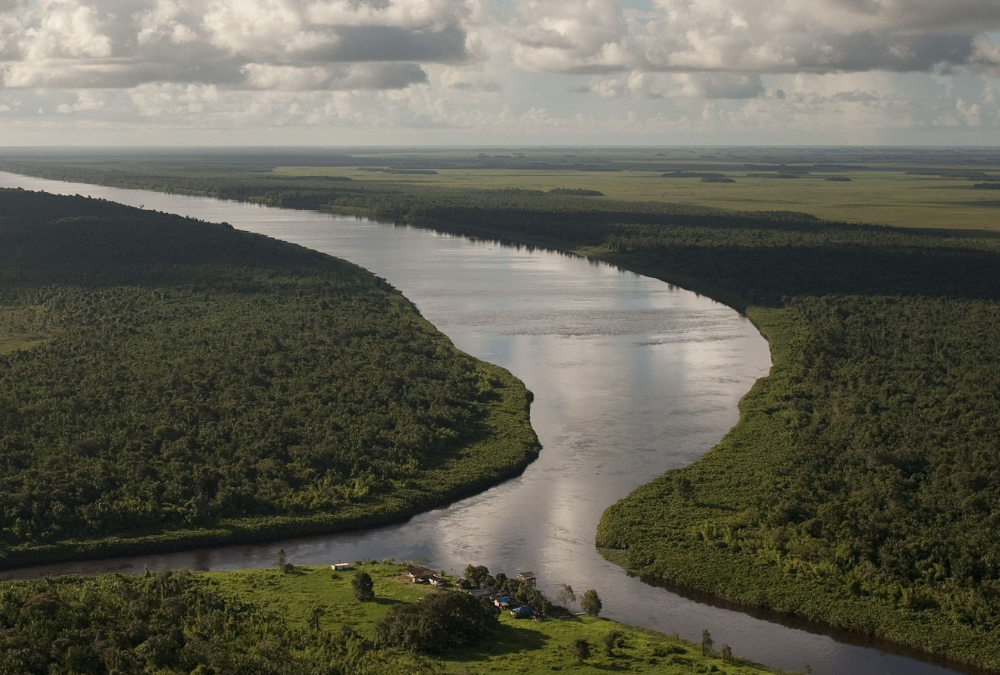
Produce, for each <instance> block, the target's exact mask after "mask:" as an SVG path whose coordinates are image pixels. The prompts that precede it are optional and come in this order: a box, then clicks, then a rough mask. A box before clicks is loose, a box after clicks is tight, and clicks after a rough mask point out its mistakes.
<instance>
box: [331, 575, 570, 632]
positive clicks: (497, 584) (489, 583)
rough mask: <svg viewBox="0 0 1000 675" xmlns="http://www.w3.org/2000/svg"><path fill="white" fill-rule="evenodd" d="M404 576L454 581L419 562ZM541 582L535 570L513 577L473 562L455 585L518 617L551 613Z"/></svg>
mask: <svg viewBox="0 0 1000 675" xmlns="http://www.w3.org/2000/svg"><path fill="white" fill-rule="evenodd" d="M330 568H331V569H332V570H333V571H334V572H344V571H348V570H350V569H352V568H353V564H352V563H346V562H341V563H334V564H332V565H330ZM404 576H405V577H406V578H407V580H408V581H409V582H410V583H412V584H427V585H430V586H434V587H437V588H446V587H447V586H448V585H449V583H450V582H449V580H448V578H447V576H446V575H445V574H444V573H443V572H438V571H435V570H432V569H430V568H428V567H422V566H418V565H410V566H407V567H406V569H405V571H404ZM470 577H471V578H470ZM537 584H538V577H537V576H536V575H535V573H534V572H518V573H517V574H516V575H515V576H513V577H507V576H506V575H505V574H503V573H502V572H501V573H498V574H497V575H496V576H495V577H494V576H492V575H490V574H489V571H488V570H487V569H486V568H485V567H482V566H474V565H470V566H469V567H468V568H466V576H463V577H459V578H458V579H457V580H456V581H455V584H454V588H455V589H456V590H460V591H465V592H467V593H468V594H469V595H470V596H472V597H474V598H485V599H486V600H487V601H490V602H492V603H493V605H494V606H496V607H497V608H498V609H499V610H500V611H502V612H503V611H506V612H508V613H509V614H510V615H511V616H512V617H514V618H515V619H528V618H531V619H544V618H547V617H549V616H550V615H551V613H552V610H553V605H552V603H551V602H549V601H548V600H547V599H546V598H545V596H544V595H543V594H542V592H541V591H539V590H538V588H537Z"/></svg>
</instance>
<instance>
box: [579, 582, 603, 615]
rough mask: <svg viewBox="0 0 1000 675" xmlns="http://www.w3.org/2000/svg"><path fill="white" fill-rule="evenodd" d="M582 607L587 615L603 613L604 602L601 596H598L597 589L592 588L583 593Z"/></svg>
mask: <svg viewBox="0 0 1000 675" xmlns="http://www.w3.org/2000/svg"><path fill="white" fill-rule="evenodd" d="M580 607H581V608H583V611H584V612H585V613H586V614H587V616H597V615H598V614H600V613H601V609H602V608H603V607H604V604H603V603H602V602H601V598H600V597H598V595H597V591H595V590H594V589H593V588H591V589H590V590H589V591H587V592H586V593H584V594H583V600H581V601H580Z"/></svg>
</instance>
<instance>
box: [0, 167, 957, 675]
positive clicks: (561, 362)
mask: <svg viewBox="0 0 1000 675" xmlns="http://www.w3.org/2000/svg"><path fill="white" fill-rule="evenodd" d="M0 187H23V188H26V189H32V190H45V191H47V192H53V193H61V194H81V195H90V196H94V197H101V198H105V199H110V200H113V201H116V202H121V203H124V204H130V205H133V206H143V207H144V208H147V209H155V210H158V211H166V212H171V213H178V214H181V215H186V216H192V217H196V218H201V219H204V220H208V221H214V222H220V221H225V222H229V223H231V224H232V225H233V226H235V227H237V228H240V229H243V230H249V231H252V232H258V233H262V234H266V235H269V236H272V237H276V238H279V239H283V240H286V241H290V242H294V243H297V244H301V245H303V246H307V247H309V248H313V249H316V250H318V251H322V252H324V253H329V254H331V255H334V256H337V257H340V258H344V259H347V260H350V261H351V262H354V263H357V264H359V265H361V266H363V267H365V268H367V269H369V270H371V271H373V272H374V273H375V274H377V275H379V276H381V277H384V278H385V279H387V280H388V281H389V282H390V283H392V284H393V285H394V286H395V287H396V288H398V289H400V290H401V291H402V292H403V293H404V294H405V295H406V296H407V297H408V298H409V299H410V300H412V301H413V302H414V303H415V304H416V305H417V307H418V308H419V310H420V311H421V313H422V314H423V315H424V316H425V317H426V318H427V319H429V320H430V321H431V322H432V323H434V325H435V326H437V327H438V328H439V329H440V330H441V331H442V332H444V333H445V334H446V335H448V336H449V337H450V338H451V339H452V340H453V341H454V343H455V344H456V345H457V346H458V347H459V348H460V349H462V350H464V351H466V352H468V353H470V354H472V355H474V356H476V357H478V358H481V359H484V360H486V361H490V362H492V363H495V364H498V365H501V366H503V367H505V368H508V369H509V370H511V371H512V372H513V373H514V374H515V375H516V376H517V377H519V378H520V379H522V380H523V381H524V382H525V384H526V385H527V386H528V388H529V389H531V390H532V391H533V392H534V394H535V402H534V404H533V406H532V410H531V420H532V425H533V426H534V428H535V430H536V431H537V433H538V436H539V439H540V440H541V442H542V445H543V450H542V453H541V455H540V457H539V459H538V460H537V461H535V462H534V463H533V464H532V465H531V466H530V467H529V468H528V469H527V470H526V471H525V472H524V474H523V475H522V476H520V477H519V478H516V479H513V480H510V481H508V482H506V483H503V484H502V485H499V486H497V487H495V488H493V489H491V490H488V491H486V492H484V493H482V494H480V495H477V496H475V497H471V498H469V499H465V500H462V501H460V502H458V503H456V504H453V505H451V506H449V507H446V508H441V509H437V510H435V511H431V512H428V513H425V514H423V515H421V516H418V517H415V518H413V519H411V520H410V521H408V522H406V523H404V524H401V525H397V526H391V527H383V528H378V529H374V530H368V531H362V532H356V533H350V534H339V535H332V536H319V537H311V538H304V539H295V540H288V541H282V542H277V543H273V544H267V545H257V546H231V547H224V548H215V549H206V550H197V551H191V552H186V553H176V554H167V555H157V556H143V557H132V558H121V559H115V560H104V561H93V562H81V563H71V564H64V565H53V566H47V567H43V568H33V569H28V570H15V571H12V572H7V573H3V574H0V578H16V577H27V576H36V575H39V574H43V573H58V572H78V573H98V572H105V571H120V572H141V571H142V570H143V568H144V567H145V566H148V567H149V568H150V569H154V570H155V569H158V568H162V567H171V568H181V567H187V568H190V569H194V570H234V569H240V568H246V567H267V566H270V565H272V564H273V561H274V555H275V552H276V551H277V549H278V548H279V547H280V548H284V550H285V552H286V554H287V556H288V559H289V561H291V562H293V563H295V564H328V563H331V562H336V561H340V560H348V561H351V560H357V559H364V558H374V559H382V558H384V557H392V558H395V559H397V560H404V559H409V560H412V559H416V558H418V557H421V556H422V557H425V558H427V559H428V560H429V561H431V564H432V565H433V566H434V567H436V568H441V569H445V570H449V571H452V572H460V571H461V570H462V569H463V568H464V567H465V565H466V564H468V563H477V564H486V565H488V566H489V567H490V568H491V569H492V570H493V571H505V572H507V573H508V574H512V573H514V572H520V571H525V570H531V571H534V572H535V573H536V574H537V575H538V577H539V585H540V587H541V588H542V589H543V590H545V591H547V592H549V594H550V595H552V594H554V591H555V589H556V588H557V586H558V585H559V584H562V583H569V584H572V586H573V587H574V588H575V589H576V590H577V591H578V593H582V591H583V590H585V589H587V588H595V589H597V591H598V592H599V594H600V596H601V598H602V599H603V601H604V610H605V611H604V614H605V615H606V616H608V617H610V618H614V619H619V620H622V621H626V622H629V623H633V624H638V625H641V626H646V627H649V628H653V629H657V630H661V631H664V632H667V633H674V632H676V633H679V634H680V635H681V636H682V637H685V638H688V639H692V640H700V636H701V631H702V630H703V629H706V628H707V629H708V630H710V631H711V633H712V637H713V638H714V639H715V642H716V645H717V646H720V647H721V645H723V644H728V645H730V646H731V647H732V648H733V651H734V652H735V653H736V654H738V655H740V656H743V657H746V658H750V659H753V660H756V661H760V662H763V663H767V664H770V665H774V666H779V667H783V668H788V669H795V670H800V669H802V667H803V666H804V664H806V663H808V664H810V665H811V667H812V670H813V672H814V673H817V675H887V674H890V673H891V674H900V675H901V674H903V673H906V674H908V675H909V674H914V675H939V674H942V673H948V672H955V671H951V670H948V669H946V668H942V667H938V666H934V665H930V664H926V663H921V662H918V661H914V660H912V659H909V658H905V657H903V656H899V655H894V654H889V653H886V652H885V651H880V650H879V649H877V648H872V647H870V646H864V645H863V644H849V643H847V642H845V641H844V640H852V639H853V638H851V637H850V636H844V635H838V636H837V637H834V636H832V635H831V634H824V633H822V632H812V631H816V630H818V629H816V628H811V627H809V626H808V625H806V624H804V623H801V622H796V621H790V620H788V619H781V618H780V617H774V616H771V615H768V614H766V613H755V616H751V615H750V614H747V613H744V612H740V611H734V610H733V609H732V608H729V607H727V606H725V605H722V604H720V603H715V602H710V601H708V599H706V598H701V597H699V596H697V595H692V594H689V593H684V594H683V595H680V594H677V593H674V592H671V591H670V590H668V589H665V588H658V587H654V586H651V585H647V584H644V583H642V582H641V581H640V580H639V579H636V578H633V577H630V576H629V575H627V574H626V573H625V572H623V571H622V570H621V569H620V568H618V567H617V566H615V565H612V564H610V563H608V562H607V561H605V560H604V559H603V558H602V557H601V556H600V555H599V554H598V553H597V551H596V550H595V548H594V536H595V532H596V528H597V523H598V520H599V519H600V516H601V513H602V512H603V511H604V509H606V508H607V507H608V506H609V505H611V504H612V503H614V502H615V501H616V500H618V499H621V498H622V497H625V496H626V495H627V494H628V493H629V492H631V491H632V490H633V489H635V488H636V487H638V486H639V485H642V484H644V483H647V482H649V481H651V480H652V479H653V478H655V477H656V476H658V475H659V474H661V473H663V472H664V471H665V470H667V469H671V468H676V467H681V466H685V465H687V464H690V463H691V462H693V461H694V460H696V459H697V458H698V457H700V456H701V455H702V454H704V453H705V452H706V451H708V450H709V449H710V448H711V447H712V446H713V445H714V444H715V443H717V442H718V441H719V440H720V439H721V438H722V436H723V435H724V434H725V433H726V431H728V430H729V429H730V428H731V427H732V426H733V424H735V423H736V421H737V419H738V410H737V402H738V401H739V399H740V397H741V396H743V395H744V394H745V393H746V392H747V391H748V390H749V389H750V387H751V385H752V384H753V382H754V381H755V380H756V379H757V378H759V377H762V376H764V375H766V374H767V371H768V369H769V368H770V356H769V352H768V348H767V344H766V342H765V341H764V339H763V338H762V337H761V336H760V334H759V333H758V332H757V331H756V329H755V328H754V327H753V325H752V324H751V323H750V322H749V321H748V320H747V319H746V318H745V317H743V316H741V315H739V314H738V313H737V312H735V311H733V310H732V309H729V308H728V307H725V306H724V305H721V304H718V303H716V302H713V301H712V300H709V299H707V298H704V297H700V296H698V295H696V294H694V293H691V292H689V291H686V290H683V289H680V288H677V287H674V286H670V285H668V284H665V283H663V282H661V281H657V280H654V279H650V278H647V277H643V276H640V275H637V274H633V273H631V272H624V271H621V270H619V269H618V268H615V267H612V266H610V265H606V264H603V263H594V262H590V261H588V260H585V259H583V258H579V257H576V256H569V255H564V254H560V253H555V252H551V251H545V250H538V249H528V248H524V247H512V246H502V245H499V244H497V243H494V242H488V241H473V240H470V239H467V238H463V237H455V236H450V235H443V234H438V233H434V232H431V231H428V230H423V229H416V228H409V227H397V226H391V225H384V224H377V223H373V222H370V221H367V220H361V219H354V218H346V217H335V216H330V215H326V214H320V213H313V212H308V211H292V210H282V209H274V208H265V207H259V206H254V205H249V204H240V203H235V202H226V201H219V200H213V199H208V198H196V197H185V196H178V195H166V194H160V193H155V192H149V191H142V190H124V189H117V188H106V187H99V186H91V185H83V184H73V183H64V182H57V181H49V180H44V179H37V178H29V177H24V176H17V175H14V174H6V173H0Z"/></svg>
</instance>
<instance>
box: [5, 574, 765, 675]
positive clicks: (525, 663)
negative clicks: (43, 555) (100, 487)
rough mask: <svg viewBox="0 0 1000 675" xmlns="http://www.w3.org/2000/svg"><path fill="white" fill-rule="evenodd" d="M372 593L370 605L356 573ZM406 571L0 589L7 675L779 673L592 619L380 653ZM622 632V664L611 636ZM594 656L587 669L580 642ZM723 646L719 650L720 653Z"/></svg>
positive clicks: (517, 624) (516, 627) (528, 624)
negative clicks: (381, 630) (358, 590)
mask: <svg viewBox="0 0 1000 675" xmlns="http://www.w3.org/2000/svg"><path fill="white" fill-rule="evenodd" d="M360 571H363V572H365V573H367V574H369V575H370V576H371V577H372V580H373V581H374V588H375V598H374V599H373V600H369V601H359V600H357V599H356V598H355V596H354V592H353V590H352V580H353V578H354V575H355V574H357V573H359V572H360ZM402 571H403V568H402V567H400V566H399V565H378V564H366V565H363V566H361V567H360V569H359V570H354V571H348V572H337V573H332V572H331V571H330V569H329V568H328V567H306V568H295V569H294V571H292V572H290V573H281V572H279V571H278V570H277V569H275V570H252V571H241V572H225V573H212V574H190V573H187V572H179V573H178V572H175V573H169V572H162V573H159V574H155V575H147V576H139V577H128V576H121V575H105V576H101V577H95V578H84V577H57V578H50V579H46V580H36V581H25V582H5V583H3V584H0V674H2V675H15V674H16V675H30V674H32V673H39V674H43V673H44V674H46V675H49V674H53V673H56V674H62V673H75V674H78V675H89V674H91V673H95V674H96V673H106V672H109V671H111V672H115V671H117V672H156V673H162V674H163V675H174V674H175V673H176V674H181V673H183V674H184V675H187V674H188V673H203V672H204V673H209V672H211V673H216V674H217V675H238V674H239V675H245V674H246V673H260V674H262V675H286V674H288V675H291V674H293V673H296V674H297V673H316V674H321V675H334V674H336V673H352V675H369V674H370V675H394V674H396V673H400V674H403V673H405V674H406V675H425V674H427V675H429V674H432V673H441V674H446V673H454V674H456V675H457V674H469V675H488V674H491V673H499V672H502V673H524V674H526V675H534V674H536V673H551V672H554V671H564V672H573V673H601V672H606V671H608V670H612V671H615V672H623V673H662V674H666V675H675V674H676V675H681V674H685V675H687V674H689V673H725V674H729V675H763V674H764V673H768V672H777V671H772V670H769V669H766V668H763V667H760V666H755V665H753V664H750V663H747V662H743V661H741V660H739V659H728V660H727V661H724V660H723V659H722V658H721V654H720V653H719V652H717V651H716V652H712V653H711V654H709V655H708V656H703V655H702V651H701V646H700V645H699V646H695V645H692V644H690V643H686V642H683V641H680V640H677V639H673V638H670V637H667V636H665V635H662V634H658V633H653V632H650V631H645V630H642V629H637V628H632V627H628V626H624V625H622V624H617V623H614V622H611V621H606V620H602V619H597V618H591V617H575V616H574V617H567V618H560V619H547V620H532V619H520V620H517V619H513V618H511V617H510V616H509V615H507V614H506V613H504V614H503V615H502V616H501V617H500V619H499V625H497V626H496V627H495V630H494V631H493V632H492V633H491V634H490V635H488V636H486V638H484V639H482V640H480V641H479V642H478V643H476V644H472V645H468V646H464V647H457V648H456V647H453V648H447V649H444V650H443V651H441V652H439V653H435V654H427V655H424V654H415V653H411V652H408V651H403V650H402V649H398V648H390V647H387V646H385V645H379V644H377V634H376V623H377V622H378V621H379V619H381V618H383V617H384V616H386V614H388V613H389V611H390V609H391V608H393V607H395V606H399V605H401V604H406V603H417V602H420V601H421V598H423V597H424V596H425V595H426V594H427V593H442V592H444V593H451V592H454V591H436V590H429V587H428V586H415V585H412V584H408V583H406V582H404V581H403V580H402V578H401V573H402ZM441 619H442V620H446V619H445V617H441ZM611 631H618V632H619V633H620V634H621V639H622V642H620V643H619V644H621V645H622V646H617V647H615V648H614V650H613V655H608V654H606V653H605V651H604V647H603V641H604V637H605V636H606V635H607V634H608V633H609V632H611ZM579 639H586V640H588V642H589V643H590V645H591V649H592V653H591V656H590V657H588V658H586V659H585V660H583V661H582V662H580V661H578V659H577V658H576V656H575V655H574V652H573V643H574V641H576V640H579ZM720 647H721V646H720Z"/></svg>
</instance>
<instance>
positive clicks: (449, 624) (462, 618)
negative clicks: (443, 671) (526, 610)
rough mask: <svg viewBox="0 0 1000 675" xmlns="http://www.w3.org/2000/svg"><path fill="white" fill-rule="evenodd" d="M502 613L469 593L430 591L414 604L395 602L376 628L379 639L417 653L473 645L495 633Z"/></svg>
mask: <svg viewBox="0 0 1000 675" xmlns="http://www.w3.org/2000/svg"><path fill="white" fill-rule="evenodd" d="M498 615H499V612H498V611H497V610H496V608H495V607H494V606H493V605H491V604H488V603H487V602H485V601H482V600H479V599H477V598H473V597H472V596H470V595H468V594H466V593H458V592H452V591H446V592H442V593H431V594H429V595H427V596H426V597H424V599H423V600H421V601H420V602H418V603H417V604H415V605H393V607H392V609H390V610H389V613H388V614H387V615H386V616H385V617H383V618H382V619H381V620H380V621H379V622H378V624H377V625H376V627H375V631H376V634H377V635H378V638H379V641H380V642H383V643H385V644H388V645H392V646H394V647H401V648H403V649H408V650H410V651H415V652H436V651H440V650H442V649H445V648H447V647H461V646H463V645H468V644H474V643H476V642H478V641H480V640H481V639H483V638H484V637H486V636H487V635H490V634H491V633H493V632H495V631H496V630H497V627H498V626H499V621H498Z"/></svg>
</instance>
